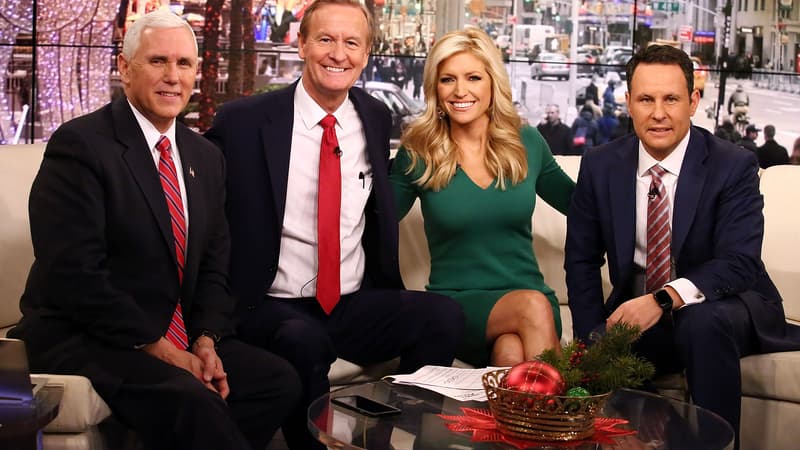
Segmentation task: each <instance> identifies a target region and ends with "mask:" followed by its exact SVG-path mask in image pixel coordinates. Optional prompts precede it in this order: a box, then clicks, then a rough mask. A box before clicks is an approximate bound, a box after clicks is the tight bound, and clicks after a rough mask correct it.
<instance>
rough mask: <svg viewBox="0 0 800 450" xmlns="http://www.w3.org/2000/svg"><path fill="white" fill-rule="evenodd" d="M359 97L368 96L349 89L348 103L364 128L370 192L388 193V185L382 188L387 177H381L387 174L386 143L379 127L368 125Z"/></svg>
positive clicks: (368, 118) (367, 115)
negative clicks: (370, 178)
mask: <svg viewBox="0 0 800 450" xmlns="http://www.w3.org/2000/svg"><path fill="white" fill-rule="evenodd" d="M361 95H369V94H367V93H365V92H363V91H359V90H356V89H350V101H351V102H353V107H354V108H355V109H356V112H357V113H358V118H359V119H361V125H362V127H363V128H364V140H365V141H366V145H367V149H366V151H367V158H368V160H369V164H370V166H371V167H372V180H373V183H374V186H373V189H372V192H373V195H375V193H376V192H389V191H388V189H389V186H388V184H387V185H385V186H384V183H386V182H388V177H385V176H383V174H388V173H389V169H388V167H387V166H386V159H387V157H388V154H387V152H388V141H386V140H382V139H381V138H380V132H379V131H380V127H376V126H370V124H372V123H373V122H372V118H371V117H369V114H367V112H366V111H365V109H366V108H365V106H364V105H362V104H361ZM375 197H376V199H379V197H380V196H379V195H375ZM376 206H377V205H376Z"/></svg>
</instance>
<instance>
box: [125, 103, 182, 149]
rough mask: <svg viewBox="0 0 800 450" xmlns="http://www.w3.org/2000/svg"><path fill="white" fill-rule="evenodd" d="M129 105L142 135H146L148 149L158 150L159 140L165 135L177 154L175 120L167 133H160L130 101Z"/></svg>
mask: <svg viewBox="0 0 800 450" xmlns="http://www.w3.org/2000/svg"><path fill="white" fill-rule="evenodd" d="M128 105H130V107H131V110H132V111H133V116H134V117H136V122H138V123H139V128H140V129H141V130H142V133H144V139H145V140H146V141H147V148H149V149H150V150H151V151H152V150H153V149H154V148H156V144H157V143H158V140H159V138H161V136H162V135H164V136H166V137H167V138H168V139H169V142H170V144H172V151H173V152H175V149H176V148H178V145H177V143H176V142H175V119H173V120H172V124H171V125H170V126H169V128H168V129H167V132H166V133H162V132H160V131H158V129H156V127H155V125H153V124H152V123H151V122H150V121H149V120H147V118H146V117H145V116H144V115H143V114H142V113H140V112H139V110H138V109H136V107H134V106H133V104H131V101H130V100H128Z"/></svg>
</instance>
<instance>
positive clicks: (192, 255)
mask: <svg viewBox="0 0 800 450" xmlns="http://www.w3.org/2000/svg"><path fill="white" fill-rule="evenodd" d="M191 133H194V132H193V131H191V130H188V129H186V128H183V127H182V126H181V125H180V124H179V125H177V126H176V127H175V140H176V141H177V145H178V151H179V152H180V156H181V168H182V171H183V184H184V185H185V186H186V203H187V204H186V205H184V208H186V209H187V210H188V213H189V223H188V225H189V229H188V230H187V232H188V233H187V235H186V240H187V243H186V264H185V267H184V270H185V273H184V278H187V277H188V275H189V273H193V272H194V270H192V269H191V268H193V267H196V266H197V264H196V263H197V260H198V258H199V257H200V253H199V252H198V251H197V245H198V244H197V243H198V242H199V240H198V239H192V236H201V235H203V230H202V227H204V226H205V222H204V221H203V220H201V219H202V218H203V217H204V216H205V214H204V211H205V208H206V204H205V203H204V202H203V196H202V195H200V191H199V185H197V184H196V183H198V181H197V179H196V178H195V177H196V176H197V174H196V173H195V168H196V167H200V164H199V161H198V158H199V157H200V155H198V154H197V149H196V148H194V147H193V146H192V145H191V139H192V137H193V136H191ZM200 175H201V176H202V175H203V174H202V173H201V174H200Z"/></svg>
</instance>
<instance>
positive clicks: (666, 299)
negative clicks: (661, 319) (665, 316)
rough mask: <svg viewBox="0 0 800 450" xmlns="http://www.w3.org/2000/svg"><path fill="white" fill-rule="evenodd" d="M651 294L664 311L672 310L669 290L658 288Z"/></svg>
mask: <svg viewBox="0 0 800 450" xmlns="http://www.w3.org/2000/svg"><path fill="white" fill-rule="evenodd" d="M653 295H654V296H655V298H656V302H657V303H658V305H659V306H660V307H661V309H663V310H664V311H671V310H672V297H670V296H669V292H667V290H666V289H659V290H657V291H656V292H655V294H653Z"/></svg>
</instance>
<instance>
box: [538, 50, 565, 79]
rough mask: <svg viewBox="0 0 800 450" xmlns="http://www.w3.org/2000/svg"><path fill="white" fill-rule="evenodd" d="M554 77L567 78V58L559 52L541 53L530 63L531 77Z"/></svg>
mask: <svg viewBox="0 0 800 450" xmlns="http://www.w3.org/2000/svg"><path fill="white" fill-rule="evenodd" d="M544 77H555V78H557V79H559V80H561V79H564V80H569V59H567V57H566V56H564V55H563V54H561V53H541V54H539V56H538V57H537V58H536V61H534V62H533V63H532V64H531V78H532V79H534V80H541V79H542V78H544Z"/></svg>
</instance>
